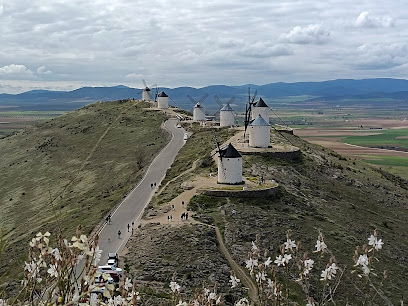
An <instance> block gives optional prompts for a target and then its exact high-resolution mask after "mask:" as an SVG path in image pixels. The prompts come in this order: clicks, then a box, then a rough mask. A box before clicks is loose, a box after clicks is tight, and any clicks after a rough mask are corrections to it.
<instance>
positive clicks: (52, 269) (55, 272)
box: [47, 264, 58, 277]
mask: <svg viewBox="0 0 408 306" xmlns="http://www.w3.org/2000/svg"><path fill="white" fill-rule="evenodd" d="M47 272H48V274H50V275H51V276H54V277H58V269H57V265H56V264H54V265H51V266H50V268H49V269H48V270H47Z"/></svg>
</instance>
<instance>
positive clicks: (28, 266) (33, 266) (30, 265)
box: [24, 261, 37, 273]
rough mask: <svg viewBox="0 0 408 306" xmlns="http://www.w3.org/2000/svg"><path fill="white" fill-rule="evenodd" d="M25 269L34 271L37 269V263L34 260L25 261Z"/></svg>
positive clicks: (30, 271)
mask: <svg viewBox="0 0 408 306" xmlns="http://www.w3.org/2000/svg"><path fill="white" fill-rule="evenodd" d="M24 270H27V271H28V272H29V273H34V271H36V270H37V264H36V263H35V262H34V261H31V262H30V263H27V262H26V263H25V267H24Z"/></svg>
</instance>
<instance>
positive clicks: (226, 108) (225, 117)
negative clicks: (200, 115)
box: [214, 95, 235, 127]
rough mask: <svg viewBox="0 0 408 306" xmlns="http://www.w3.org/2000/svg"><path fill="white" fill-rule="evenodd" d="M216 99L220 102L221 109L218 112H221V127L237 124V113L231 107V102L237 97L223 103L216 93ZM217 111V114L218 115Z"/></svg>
mask: <svg viewBox="0 0 408 306" xmlns="http://www.w3.org/2000/svg"><path fill="white" fill-rule="evenodd" d="M214 99H215V101H216V102H217V103H218V105H219V107H220V109H219V111H218V112H217V113H219V114H220V127H224V126H233V125H235V114H234V110H233V108H232V107H231V103H232V102H234V101H235V97H232V98H231V99H230V100H229V101H228V102H227V104H222V102H221V100H220V98H219V97H218V96H217V95H215V96H214ZM217 113H216V114H215V115H217Z"/></svg>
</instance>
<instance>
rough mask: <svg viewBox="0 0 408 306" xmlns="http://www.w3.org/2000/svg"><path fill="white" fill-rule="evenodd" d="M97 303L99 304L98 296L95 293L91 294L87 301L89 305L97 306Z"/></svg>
mask: <svg viewBox="0 0 408 306" xmlns="http://www.w3.org/2000/svg"><path fill="white" fill-rule="evenodd" d="M98 302H99V299H98V295H97V294H95V293H92V294H91V298H90V300H89V305H91V306H97V305H98Z"/></svg>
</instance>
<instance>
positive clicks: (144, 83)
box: [142, 79, 147, 88]
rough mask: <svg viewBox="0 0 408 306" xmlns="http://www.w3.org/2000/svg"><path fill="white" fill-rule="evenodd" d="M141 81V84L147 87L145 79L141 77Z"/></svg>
mask: <svg viewBox="0 0 408 306" xmlns="http://www.w3.org/2000/svg"><path fill="white" fill-rule="evenodd" d="M142 81H143V85H144V87H145V88H146V87H147V85H146V81H145V80H144V79H142Z"/></svg>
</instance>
